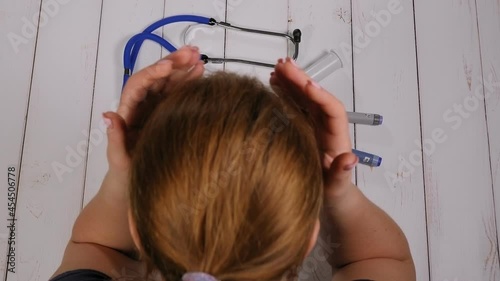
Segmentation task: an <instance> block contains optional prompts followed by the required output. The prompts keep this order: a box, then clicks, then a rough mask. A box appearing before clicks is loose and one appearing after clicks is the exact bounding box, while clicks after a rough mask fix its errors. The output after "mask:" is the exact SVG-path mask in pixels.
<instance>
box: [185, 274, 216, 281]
mask: <svg viewBox="0 0 500 281" xmlns="http://www.w3.org/2000/svg"><path fill="white" fill-rule="evenodd" d="M182 281H219V280H218V279H217V278H215V277H213V276H212V275H210V274H207V273H203V272H188V273H186V274H184V275H183V276H182Z"/></svg>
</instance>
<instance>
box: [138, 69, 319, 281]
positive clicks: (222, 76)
mask: <svg viewBox="0 0 500 281" xmlns="http://www.w3.org/2000/svg"><path fill="white" fill-rule="evenodd" d="M152 94H155V93H152ZM156 94H160V93H156ZM165 96H166V97H165V99H164V100H163V101H162V102H161V103H160V104H159V106H158V107H157V108H156V109H155V111H154V113H153V114H152V115H151V116H150V117H149V119H148V121H147V122H146V124H145V127H144V129H143V131H142V132H141V136H140V137H139V140H138V142H137V145H136V146H135V148H134V152H133V157H132V170H131V190H130V199H131V210H132V212H131V214H132V220H133V222H134V224H135V229H134V232H135V231H136V232H137V236H138V240H139V242H140V245H141V248H142V252H143V255H144V258H145V260H146V261H147V263H148V264H149V266H150V267H153V268H156V269H158V270H159V271H160V272H161V273H162V275H164V276H165V277H166V278H167V280H168V281H177V280H180V276H182V274H184V273H185V272H193V271H199V272H206V273H210V274H212V275H214V276H216V277H217V278H219V279H221V280H275V279H280V278H282V277H283V276H284V275H285V274H287V273H290V272H293V270H294V269H296V268H297V267H298V266H299V265H300V264H301V262H302V261H303V259H304V258H305V256H306V255H307V252H308V250H309V248H310V240H311V237H314V236H315V235H317V234H315V232H317V229H316V226H317V224H316V223H317V219H318V217H319V211H320V207H321V202H322V174H321V173H322V170H321V164H320V160H319V151H318V148H317V145H316V139H315V137H314V131H313V128H312V126H311V124H310V122H309V121H308V119H307V118H306V117H305V116H304V115H303V114H302V113H301V111H300V110H299V109H298V108H297V106H295V105H294V104H293V103H292V102H290V101H289V99H288V98H286V97H280V95H279V94H275V93H274V92H273V91H271V90H270V89H268V88H266V87H265V86H263V85H262V84H261V83H260V82H258V81H256V80H255V79H252V78H248V77H242V76H237V75H235V74H227V73H218V74H215V75H212V76H209V77H206V78H200V79H197V80H194V81H189V82H187V83H183V84H182V85H177V86H175V87H173V88H170V89H169V91H168V92H167V93H165ZM175 279H177V280H175Z"/></svg>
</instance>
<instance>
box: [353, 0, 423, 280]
mask: <svg viewBox="0 0 500 281" xmlns="http://www.w3.org/2000/svg"><path fill="white" fill-rule="evenodd" d="M412 2H413V1H411V0H402V1H394V0H369V1H353V45H354V50H355V51H354V92H355V101H356V104H355V106H356V111H359V112H370V113H378V114H381V115H382V116H384V120H385V122H384V124H383V125H382V126H376V127H373V126H365V125H357V126H356V144H357V148H358V149H359V150H362V151H366V152H369V153H373V154H376V155H380V156H381V157H382V158H383V163H382V166H381V167H380V168H374V169H371V168H369V167H366V166H359V167H358V186H359V187H360V188H361V189H362V190H363V192H364V193H365V194H366V195H367V196H368V197H369V198H370V199H371V200H372V201H374V202H375V203H376V204H377V205H378V206H380V207H381V208H382V209H384V210H385V211H386V212H387V213H388V214H389V215H390V216H391V217H392V218H394V220H395V221H396V222H397V223H398V224H399V225H400V226H401V228H402V229H403V231H404V233H405V234H406V236H407V238H408V241H409V244H410V248H411V252H412V255H413V259H414V262H415V266H416V271H417V280H429V268H428V253H427V232H426V219H425V202H424V199H425V197H424V178H423V169H422V165H421V163H420V162H419V163H418V165H416V166H415V167H413V168H412V169H411V170H410V169H405V166H404V165H403V162H404V161H409V160H408V155H410V154H411V153H413V151H416V152H415V153H420V149H419V147H418V146H417V145H416V143H420V142H421V136H420V111H419V99H418V84H417V65H416V48H415V32H414V31H415V30H414V18H413V16H414V13H413V3H412ZM404 159H406V160H404Z"/></svg>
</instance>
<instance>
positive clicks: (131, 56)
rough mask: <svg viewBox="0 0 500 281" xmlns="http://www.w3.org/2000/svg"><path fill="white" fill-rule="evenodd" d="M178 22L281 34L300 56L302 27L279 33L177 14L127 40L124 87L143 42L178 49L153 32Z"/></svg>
mask: <svg viewBox="0 0 500 281" xmlns="http://www.w3.org/2000/svg"><path fill="white" fill-rule="evenodd" d="M177 22H194V23H199V24H205V25H210V26H214V25H218V26H220V27H222V28H226V29H234V30H237V31H242V32H251V33H257V34H261V35H268V36H279V37H284V38H286V39H288V40H290V41H291V42H292V43H293V44H294V46H295V52H294V54H293V59H294V60H295V59H297V57H298V56H299V43H300V42H301V36H302V33H301V31H300V29H295V30H294V31H293V34H292V35H289V34H287V33H278V32H271V31H264V30H257V29H250V28H244V27H238V26H234V25H231V24H229V23H227V22H218V21H216V20H215V19H214V18H208V17H202V16H196V15H177V16H171V17H168V18H164V19H161V20H159V21H157V22H155V23H153V24H152V25H150V26H148V27H147V28H146V29H145V30H144V31H143V32H142V33H139V34H137V35H135V36H133V37H132V38H130V40H129V41H128V42H127V44H126V46H125V50H124V53H123V65H124V68H125V71H124V74H123V87H125V84H126V83H127V81H128V79H129V78H130V76H131V75H132V73H133V72H134V67H135V63H136V61H137V56H138V55H139V50H140V49H141V46H142V44H143V43H144V41H146V40H150V41H154V42H156V43H158V44H160V45H161V46H162V47H164V48H165V49H167V50H168V51H169V52H171V53H173V52H175V51H177V48H175V47H174V46H173V45H172V44H170V43H169V42H168V41H167V40H165V39H164V38H162V37H160V36H158V35H156V34H153V32H154V31H155V30H157V29H158V28H160V27H163V26H165V25H168V24H171V23H177ZM200 60H203V61H204V62H205V63H208V62H211V63H223V62H237V63H246V64H252V65H257V66H264V67H274V65H273V64H269V63H263V62H256V61H249V60H244V59H235V58H210V57H208V56H207V55H204V54H202V55H201V56H200Z"/></svg>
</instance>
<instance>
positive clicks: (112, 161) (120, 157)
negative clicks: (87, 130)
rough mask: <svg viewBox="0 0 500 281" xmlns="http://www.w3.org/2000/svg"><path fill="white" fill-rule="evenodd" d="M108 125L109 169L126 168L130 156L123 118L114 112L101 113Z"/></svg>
mask: <svg viewBox="0 0 500 281" xmlns="http://www.w3.org/2000/svg"><path fill="white" fill-rule="evenodd" d="M103 118H104V122H106V125H107V126H108V129H107V136H108V147H107V156H108V162H109V166H110V169H118V170H126V169H128V167H129V163H130V156H129V154H128V152H127V138H126V133H127V127H126V125H125V121H124V120H123V118H122V117H121V116H120V115H118V114H117V113H114V112H106V113H104V114H103Z"/></svg>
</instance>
